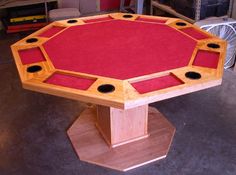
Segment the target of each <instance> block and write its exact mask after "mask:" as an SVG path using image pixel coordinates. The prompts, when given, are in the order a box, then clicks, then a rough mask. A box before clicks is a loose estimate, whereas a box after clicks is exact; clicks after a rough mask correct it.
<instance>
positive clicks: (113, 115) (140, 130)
mask: <svg viewBox="0 0 236 175" xmlns="http://www.w3.org/2000/svg"><path fill="white" fill-rule="evenodd" d="M147 124H148V105H144V106H140V107H136V108H132V109H127V110H122V109H117V108H112V107H105V106H97V123H96V126H97V128H98V130H99V131H100V133H101V134H102V136H103V137H104V139H105V140H106V142H107V143H108V144H109V145H110V146H111V147H116V146H119V145H123V144H126V143H130V142H133V141H136V140H139V139H142V138H145V137H147V136H148V131H147Z"/></svg>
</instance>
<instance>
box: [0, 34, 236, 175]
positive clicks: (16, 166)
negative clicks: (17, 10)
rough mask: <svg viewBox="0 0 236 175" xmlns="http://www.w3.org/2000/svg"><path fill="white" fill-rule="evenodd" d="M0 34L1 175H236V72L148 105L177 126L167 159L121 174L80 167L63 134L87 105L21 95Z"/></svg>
mask: <svg viewBox="0 0 236 175" xmlns="http://www.w3.org/2000/svg"><path fill="white" fill-rule="evenodd" d="M21 37H22V36H19V35H9V36H5V35H0V175H90V174H91V175H121V174H127V175H154V174H155V175H204V174H206V175H236V73H234V72H231V71H225V74H224V80H223V84H222V85H221V86H218V87H214V88H210V89H207V90H203V91H199V92H195V93H192V94H188V95H184V96H180V97H176V98H173V99H169V100H165V101H161V102H158V103H154V104H152V106H155V107H157V108H158V109H159V110H160V111H161V112H162V113H163V114H164V115H165V116H166V117H167V118H168V119H169V121H171V122H172V123H173V124H174V125H175V126H176V129H177V131H176V134H175V137H174V140H173V144H172V146H171V148H170V152H169V154H168V157H167V158H166V159H163V160H160V161H157V162H154V163H151V164H149V165H146V166H143V167H141V168H137V169H135V170H131V171H129V172H127V173H121V172H117V171H114V170H110V169H107V168H103V167H99V166H96V165H92V164H88V163H85V162H81V161H80V160H79V159H78V157H77V156H76V154H75V152H74V150H73V148H72V146H71V143H70V141H69V139H68V137H67V135H66V130H67V129H68V127H69V126H70V125H71V124H72V122H73V121H74V120H75V119H76V118H77V117H78V116H79V114H80V113H81V111H82V110H83V109H84V108H85V107H86V104H85V103H81V102H78V101H73V100H68V99H64V98H59V97H55V96H50V95H45V94H40V93H36V92H31V91H28V90H24V89H22V87H21V83H20V80H19V76H18V73H17V71H16V67H15V64H14V62H13V60H12V55H11V52H10V50H9V45H10V44H12V43H13V42H15V41H16V40H18V39H20V38H21Z"/></svg>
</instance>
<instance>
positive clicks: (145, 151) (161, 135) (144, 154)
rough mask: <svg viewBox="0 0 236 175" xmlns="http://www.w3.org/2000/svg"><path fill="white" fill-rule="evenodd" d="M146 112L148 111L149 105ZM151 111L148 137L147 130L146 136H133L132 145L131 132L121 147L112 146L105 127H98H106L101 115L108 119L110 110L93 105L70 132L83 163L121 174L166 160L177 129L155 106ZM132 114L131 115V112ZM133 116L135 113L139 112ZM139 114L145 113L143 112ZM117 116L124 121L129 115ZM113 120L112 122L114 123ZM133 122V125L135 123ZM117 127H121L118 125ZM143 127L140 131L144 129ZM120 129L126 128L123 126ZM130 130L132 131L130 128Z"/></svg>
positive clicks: (146, 123) (119, 145)
mask: <svg viewBox="0 0 236 175" xmlns="http://www.w3.org/2000/svg"><path fill="white" fill-rule="evenodd" d="M146 107H147V106H146ZM143 109H145V106H144V107H143ZM147 109H148V113H147V116H148V117H147V119H148V122H144V123H143V124H144V125H147V127H146V128H147V133H148V134H145V130H144V135H143V136H140V137H137V139H134V138H135V137H136V136H133V135H132V134H131V137H132V138H130V140H132V141H131V142H129V141H127V138H128V137H129V133H127V134H126V135H127V138H126V140H124V141H123V142H121V144H116V143H115V144H112V143H111V142H110V141H111V140H112V139H111V140H110V141H109V139H107V138H105V137H106V136H105V137H104V133H102V130H101V128H100V127H96V125H97V126H99V125H102V123H101V122H100V124H99V115H101V114H100V112H101V111H102V113H104V116H105V115H106V112H104V111H105V110H106V108H105V109H104V108H102V107H101V106H100V107H98V109H96V107H95V106H93V107H89V108H87V109H85V110H84V111H83V112H82V113H81V115H80V116H79V118H78V119H77V120H76V121H75V122H74V123H73V124H72V126H71V127H70V128H69V130H68V131H67V133H68V135H69V138H70V140H71V142H72V145H73V147H74V149H75V151H76V153H77V155H78V156H79V158H80V160H82V161H85V162H89V163H93V164H97V165H100V166H104V167H108V168H112V169H116V170H120V171H128V170H130V169H133V168H136V167H139V166H142V165H145V164H148V163H150V162H153V161H156V160H159V159H162V158H165V157H166V156H167V153H168V150H169V147H170V145H171V142H172V138H173V136H174V133H175V128H174V126H173V125H172V124H171V123H170V122H169V121H168V120H167V119H165V117H164V116H163V115H162V114H161V113H160V112H159V111H158V110H156V109H155V108H151V107H149V108H147ZM141 111H142V109H141ZM113 112H114V111H113ZM113 112H111V114H112V113H113ZM119 113H120V111H119ZM128 113H129V114H130V112H128ZM131 113H132V114H133V113H135V112H131ZM137 113H141V112H140V111H139V112H136V114H137ZM126 114H127V113H126ZM117 117H118V118H120V117H121V118H122V117H127V116H122V115H121V116H120V117H119V116H117ZM105 118H106V117H105ZM111 118H112V116H111ZM111 118H110V120H109V121H111V120H112V119H111ZM144 118H145V116H144ZM131 120H133V121H134V122H135V120H136V118H135V117H134V118H133V119H131ZM103 122H104V124H106V123H107V121H106V120H105V121H103ZM129 122H130V123H132V121H129ZM110 123H111V122H110ZM136 123H137V122H136ZM138 123H140V121H139V122H138ZM114 125H118V124H115V123H114ZM127 126H128V125H127ZM98 128H100V129H98ZM110 128H113V126H112V125H111V126H110ZM118 128H119V127H118ZM128 128H132V125H129V126H128ZM139 128H140V127H138V128H136V129H137V130H140V129H139ZM141 128H142V127H141ZM144 128H145V127H144ZM110 130H111V132H110V133H109V132H108V134H107V135H109V136H110V135H112V134H113V132H112V129H110ZM120 130H126V129H125V128H122V127H121V128H120ZM131 130H132V129H131ZM103 131H104V130H103ZM127 131H128V132H130V129H128V130H127ZM138 132H140V131H138ZM122 138H123V137H122Z"/></svg>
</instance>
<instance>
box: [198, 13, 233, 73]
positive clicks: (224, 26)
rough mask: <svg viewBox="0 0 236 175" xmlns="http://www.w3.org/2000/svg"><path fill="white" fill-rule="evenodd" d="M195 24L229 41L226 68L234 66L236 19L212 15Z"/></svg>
mask: <svg viewBox="0 0 236 175" xmlns="http://www.w3.org/2000/svg"><path fill="white" fill-rule="evenodd" d="M195 24H196V25H197V26H199V27H200V28H201V29H204V30H206V31H208V32H210V33H212V34H214V35H216V36H218V37H220V38H221V39H224V40H226V41H227V44H228V45H227V53H226V60H225V64H224V68H225V69H227V68H230V67H232V66H233V65H234V63H235V53H236V20H234V19H232V18H219V17H212V18H207V19H204V20H200V21H198V22H196V23H195Z"/></svg>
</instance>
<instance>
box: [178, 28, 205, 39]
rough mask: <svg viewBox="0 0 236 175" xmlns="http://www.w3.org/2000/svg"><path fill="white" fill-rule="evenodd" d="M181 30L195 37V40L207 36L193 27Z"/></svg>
mask: <svg viewBox="0 0 236 175" xmlns="http://www.w3.org/2000/svg"><path fill="white" fill-rule="evenodd" d="M181 31H182V32H184V33H186V34H187V35H189V36H191V37H193V38H195V39H197V40H201V39H206V38H209V36H208V35H207V34H205V33H203V32H201V31H198V30H196V29H194V28H185V29H181Z"/></svg>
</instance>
